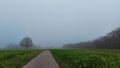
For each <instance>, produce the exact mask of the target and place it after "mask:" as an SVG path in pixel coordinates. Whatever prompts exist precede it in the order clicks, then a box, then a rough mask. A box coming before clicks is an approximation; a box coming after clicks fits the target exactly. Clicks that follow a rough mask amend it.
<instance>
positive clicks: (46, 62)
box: [23, 50, 59, 68]
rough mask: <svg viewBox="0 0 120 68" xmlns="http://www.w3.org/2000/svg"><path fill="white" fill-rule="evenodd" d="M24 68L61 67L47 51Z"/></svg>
mask: <svg viewBox="0 0 120 68" xmlns="http://www.w3.org/2000/svg"><path fill="white" fill-rule="evenodd" d="M23 68H59V66H58V64H57V63H56V61H55V59H54V58H53V56H52V54H51V53H50V51H48V50H46V51H43V52H42V53H40V54H39V55H38V56H37V57H36V58H34V59H33V60H31V61H30V62H28V64H26V65H25V66H23Z"/></svg>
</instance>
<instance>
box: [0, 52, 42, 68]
mask: <svg viewBox="0 0 120 68" xmlns="http://www.w3.org/2000/svg"><path fill="white" fill-rule="evenodd" d="M40 52H41V51H40V50H0V68H22V66H23V65H25V64H26V63H27V62H28V61H30V60H31V59H32V58H34V57H35V56H37V55H38V54H39V53H40Z"/></svg>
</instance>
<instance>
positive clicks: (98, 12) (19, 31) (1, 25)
mask: <svg viewBox="0 0 120 68" xmlns="http://www.w3.org/2000/svg"><path fill="white" fill-rule="evenodd" d="M119 26H120V0H99V1H97V0H1V1H0V31H1V32H0V47H5V46H6V45H7V44H9V43H19V42H20V41H21V40H22V39H23V38H24V37H26V36H28V37H31V38H32V40H33V42H34V44H36V45H38V46H41V47H62V45H63V44H67V43H77V42H80V41H88V40H93V39H96V38H98V37H100V36H104V35H105V34H106V33H109V32H111V31H112V30H114V29H115V28H117V27H119Z"/></svg>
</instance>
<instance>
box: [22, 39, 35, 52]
mask: <svg viewBox="0 0 120 68" xmlns="http://www.w3.org/2000/svg"><path fill="white" fill-rule="evenodd" d="M20 46H21V47H25V48H26V50H27V49H28V48H29V47H31V46H33V42H32V39H31V38H29V37H25V38H23V40H22V41H20Z"/></svg>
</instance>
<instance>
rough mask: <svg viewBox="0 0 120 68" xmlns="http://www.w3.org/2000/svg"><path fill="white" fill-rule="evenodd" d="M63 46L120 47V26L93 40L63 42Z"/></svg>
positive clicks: (89, 47) (88, 47)
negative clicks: (72, 42)
mask: <svg viewBox="0 0 120 68" xmlns="http://www.w3.org/2000/svg"><path fill="white" fill-rule="evenodd" d="M63 48H87V49H91V48H99V49H120V27H118V28H117V29H115V30H113V31H111V32H110V33H108V34H106V35H105V36H102V37H99V38H97V39H95V40H93V41H87V42H80V43H75V44H65V45H64V46H63Z"/></svg>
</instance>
